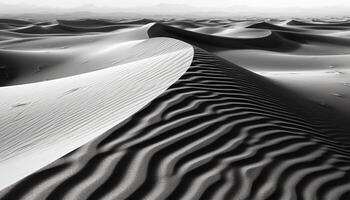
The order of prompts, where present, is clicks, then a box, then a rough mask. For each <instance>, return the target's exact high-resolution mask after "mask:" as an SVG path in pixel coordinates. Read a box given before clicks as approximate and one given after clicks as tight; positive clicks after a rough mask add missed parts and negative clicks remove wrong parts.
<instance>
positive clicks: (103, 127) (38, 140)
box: [0, 38, 193, 190]
mask: <svg viewBox="0 0 350 200" xmlns="http://www.w3.org/2000/svg"><path fill="white" fill-rule="evenodd" d="M136 43H137V44H142V45H135V44H136ZM130 44H131V43H128V44H127V45H124V48H119V50H118V51H113V53H114V54H115V55H116V56H117V53H118V52H119V53H121V54H122V52H125V51H128V52H130V51H134V52H137V53H138V54H147V56H140V58H142V59H141V60H135V57H125V60H123V61H122V63H123V64H119V65H115V66H112V67H109V68H105V69H101V70H98V71H92V72H87V73H81V74H78V75H74V76H67V77H64V78H59V79H54V80H50V81H43V82H35V83H29V84H22V85H14V86H7V87H0V93H1V98H2V99H1V104H0V123H1V124H0V133H1V136H0V177H1V179H0V190H1V189H3V188H5V187H7V186H9V185H10V184H13V183H15V182H16V181H18V180H20V179H22V178H24V177H25V176H28V175H30V174H31V173H33V172H35V171H37V170H38V169H40V168H42V167H44V166H46V165H47V164H49V163H51V162H53V161H55V160H56V159H58V158H60V157H62V156H64V155H65V154H67V153H69V152H70V151H72V150H74V149H76V148H78V147H79V146H81V145H83V144H85V143H87V142H89V141H91V140H92V139H94V138H96V137H98V136H99V135H101V134H103V133H105V132H107V131H109V130H111V129H113V127H115V126H116V125H117V124H118V123H120V122H122V121H123V120H124V119H126V118H128V117H129V116H130V115H132V114H134V113H135V112H137V111H138V110H140V109H141V108H142V107H143V106H145V105H146V104H148V103H149V102H150V101H151V100H153V99H154V98H156V97H157V96H158V95H160V94H161V93H162V92H164V91H165V90H166V89H167V88H168V87H169V86H170V85H172V84H173V83H174V82H175V81H176V80H177V79H178V78H180V76H181V75H182V74H184V73H185V71H186V70H187V69H188V67H189V66H190V64H191V61H192V58H193V48H192V46H191V45H188V44H186V43H184V42H181V41H178V40H174V39H169V38H154V39H147V40H138V41H135V42H133V43H132V44H133V45H130ZM120 45H123V44H122V43H121V44H120ZM155 47H157V48H155ZM113 48H114V47H113ZM106 51H108V49H106ZM91 52H94V50H93V49H91ZM95 52H96V53H101V52H100V51H95ZM117 57H118V59H120V56H117ZM128 59H130V61H129V62H128ZM96 67H98V66H96ZM116 134H117V133H116Z"/></svg>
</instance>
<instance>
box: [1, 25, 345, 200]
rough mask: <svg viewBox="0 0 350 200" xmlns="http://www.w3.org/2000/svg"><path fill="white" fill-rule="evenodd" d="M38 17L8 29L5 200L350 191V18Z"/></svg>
mask: <svg viewBox="0 0 350 200" xmlns="http://www.w3.org/2000/svg"><path fill="white" fill-rule="evenodd" d="M0 22H1V23H0V24H3V25H4V27H5V26H7V25H6V22H8V24H11V23H15V22H16V21H11V20H10V21H6V20H3V22H2V20H0ZM25 22H26V21H24V22H23V24H22V25H21V26H19V27H16V28H13V29H4V30H1V31H0V38H2V40H3V41H0V45H1V47H0V60H1V63H0V66H1V67H0V80H2V82H1V84H2V85H3V87H0V92H1V93H2V94H5V95H4V96H5V98H4V100H1V101H0V111H1V112H0V113H1V114H0V118H1V119H2V120H1V123H2V125H1V126H0V130H1V131H0V132H1V133H2V134H1V140H0V149H1V150H0V173H1V175H0V177H6V178H4V179H3V178H1V179H0V186H1V188H2V190H1V191H0V199H9V200H13V199H16V200H17V199H26V200H33V199H50V200H51V199H53V200H55V199H79V200H80V199H81V200H83V199H89V200H95V199H111V200H112V199H113V200H114V199H118V200H119V199H130V200H133V199H152V200H153V199H174V200H175V199H186V200H187V199H188V200H192V199H213V200H220V199H223V200H226V199H249V200H263V199H264V200H267V199H273V200H275V199H281V200H299V199H305V200H315V199H317V200H318V199H320V200H322V199H324V200H328V199H331V200H348V199H349V198H350V137H349V134H348V133H349V131H350V127H349V125H348V124H349V121H350V110H349V108H350V104H349V99H348V98H349V96H350V90H349V88H350V83H349V80H350V79H349V78H350V77H349V73H350V70H349V64H350V63H349V55H350V50H349V47H350V38H348V33H347V32H348V31H350V27H348V25H347V23H348V22H346V21H344V22H339V21H337V22H332V21H317V22H313V21H297V20H289V21H281V20H266V21H261V20H233V19H231V20H230V19H227V20H226V19H225V20H222V19H198V20H192V19H181V20H177V19H172V20H162V21H159V22H156V23H149V22H153V20H148V19H135V20H129V19H126V20H122V19H119V20H104V19H87V20H76V21H75V20H70V21H67V20H66V21H64V20H58V23H56V22H49V23H43V24H38V22H28V23H25ZM19 23H21V22H19ZM147 23H149V24H147ZM145 24H147V25H145ZM9 26H10V25H9ZM31 26H36V27H41V28H43V27H47V28H50V27H51V28H52V27H53V28H55V29H57V30H61V31H62V32H61V33H63V32H65V31H66V32H65V33H64V34H61V33H60V34H53V33H50V31H48V32H46V33H45V31H43V32H42V33H40V34H37V33H36V32H35V30H33V31H32V32H31V31H29V32H28V33H17V32H16V30H18V29H20V28H26V27H27V28H28V27H31ZM328 27H329V28H328ZM193 53H194V55H193ZM193 56H194V57H193ZM191 62H192V63H191ZM190 63H191V66H190V67H189V65H190ZM34 163H35V164H34ZM13 166H16V168H17V170H13V169H14V168H15V167H13Z"/></svg>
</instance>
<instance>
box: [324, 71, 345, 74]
mask: <svg viewBox="0 0 350 200" xmlns="http://www.w3.org/2000/svg"><path fill="white" fill-rule="evenodd" d="M326 73H327V74H336V75H339V74H343V72H341V71H337V70H329V71H326Z"/></svg>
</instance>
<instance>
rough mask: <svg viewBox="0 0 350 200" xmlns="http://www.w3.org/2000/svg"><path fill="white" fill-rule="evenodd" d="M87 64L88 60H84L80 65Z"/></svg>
mask: <svg viewBox="0 0 350 200" xmlns="http://www.w3.org/2000/svg"><path fill="white" fill-rule="evenodd" d="M88 62H89V60H84V61H83V62H82V63H81V64H86V63H88Z"/></svg>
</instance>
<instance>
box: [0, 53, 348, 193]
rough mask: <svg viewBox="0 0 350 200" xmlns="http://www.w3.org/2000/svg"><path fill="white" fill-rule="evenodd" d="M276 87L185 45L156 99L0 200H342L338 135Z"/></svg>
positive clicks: (344, 173)
mask: <svg viewBox="0 0 350 200" xmlns="http://www.w3.org/2000/svg"><path fill="white" fill-rule="evenodd" d="M281 91H282V90H281V88H280V87H278V86H276V85H274V84H272V83H270V82H269V81H268V80H266V79H264V78H262V77H260V76H258V75H255V74H253V73H252V72H249V71H247V70H244V69H243V68H240V67H238V66H236V65H233V64H230V63H228V62H226V61H223V60H221V59H220V58H218V57H216V56H213V55H212V54H210V53H208V52H206V51H204V50H201V49H199V48H195V56H194V59H193V62H192V65H191V67H190V68H189V69H188V71H187V72H186V73H185V74H184V75H183V76H182V77H181V78H180V79H179V80H178V81H177V82H176V83H175V84H174V85H172V86H171V87H170V88H169V89H168V90H167V91H166V92H164V93H163V94H162V95H161V96H159V97H158V98H156V99H155V100H153V101H152V102H150V103H149V104H148V105H147V106H145V107H144V108H143V109H142V110H140V111H139V112H137V113H136V114H135V115H133V116H131V117H129V118H128V119H127V120H125V121H124V122H123V123H122V124H120V125H118V127H117V128H116V129H115V130H114V131H113V132H111V133H108V134H104V135H102V136H101V137H99V138H98V139H96V140H94V141H93V142H91V143H89V144H87V145H84V146H83V147H81V148H79V149H77V150H75V151H73V152H71V153H70V154H68V155H66V156H64V157H63V158H61V159H59V160H57V161H56V162H54V163H52V164H51V165H49V166H47V167H45V168H44V169H42V170H41V171H39V172H36V173H34V174H32V175H30V176H28V177H27V178H25V179H23V180H21V181H19V182H18V183H16V184H14V185H12V186H10V187H8V188H7V189H5V190H3V191H2V192H1V193H0V197H1V199H4V200H5V199H6V200H7V199H9V200H12V199H16V200H17V199H18V200H20V199H31V200H35V199H50V200H55V199H80V200H83V199H89V200H96V199H130V200H132V199H170V200H171V199H186V200H195V199H215V200H220V199H249V200H260V199H264V200H266V199H270V200H276V199H281V200H296V199H305V200H314V199H318V200H329V199H332V200H335V199H340V200H347V199H349V198H350V167H349V166H350V165H349V164H350V158H349V156H350V146H349V141H347V140H346V139H345V138H346V137H347V136H346V135H344V133H342V132H341V131H337V130H336V129H333V130H332V131H329V130H330V129H329V127H326V126H330V127H331V126H332V123H331V122H329V123H324V124H326V126H320V125H319V123H320V122H321V121H322V120H323V119H322V117H320V119H318V120H316V119H312V118H309V117H308V114H305V113H307V111H305V108H308V109H312V106H310V105H309V104H308V103H307V102H301V103H300V101H299V100H300V99H298V97H297V95H293V93H288V92H281ZM319 112H320V113H322V111H319ZM320 113H319V114H320ZM314 116H317V117H319V116H320V115H317V114H315V115H314ZM326 121H327V120H325V121H324V122H326Z"/></svg>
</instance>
